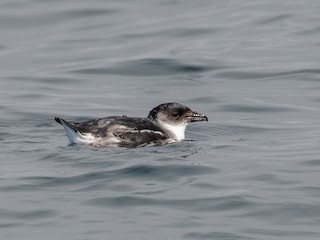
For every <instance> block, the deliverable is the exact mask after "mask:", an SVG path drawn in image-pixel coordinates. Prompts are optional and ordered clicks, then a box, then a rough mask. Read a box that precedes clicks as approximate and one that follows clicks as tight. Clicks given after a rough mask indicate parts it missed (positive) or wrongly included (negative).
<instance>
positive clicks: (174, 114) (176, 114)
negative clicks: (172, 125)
mask: <svg viewBox="0 0 320 240" xmlns="http://www.w3.org/2000/svg"><path fill="white" fill-rule="evenodd" d="M172 116H173V117H175V118H176V117H179V116H180V114H179V113H172Z"/></svg>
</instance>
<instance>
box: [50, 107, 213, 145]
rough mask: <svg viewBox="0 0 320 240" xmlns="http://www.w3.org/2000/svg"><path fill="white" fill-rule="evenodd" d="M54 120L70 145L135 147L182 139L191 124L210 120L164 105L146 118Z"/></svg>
mask: <svg viewBox="0 0 320 240" xmlns="http://www.w3.org/2000/svg"><path fill="white" fill-rule="evenodd" d="M55 120H56V121H57V122H58V123H60V124H61V125H62V126H63V127H64V128H65V130H66V133H67V136H68V138H69V140H70V142H71V143H87V144H93V145H116V146H127V147H135V146H139V145H143V144H148V143H156V144H164V143H166V142H168V141H179V140H183V139H184V138H185V137H184V136H185V128H186V126H187V124H188V123H189V122H195V121H208V118H207V117H206V116H205V115H203V114H198V113H196V112H193V111H192V110H191V109H190V108H188V107H186V106H183V105H181V104H179V103H165V104H160V105H159V106H157V107H155V108H153V109H152V110H151V111H150V113H149V115H148V117H147V118H137V117H127V116H122V117H120V116H112V117H106V118H99V119H93V120H89V121H86V122H68V121H66V120H64V119H62V118H58V117H56V118H55Z"/></svg>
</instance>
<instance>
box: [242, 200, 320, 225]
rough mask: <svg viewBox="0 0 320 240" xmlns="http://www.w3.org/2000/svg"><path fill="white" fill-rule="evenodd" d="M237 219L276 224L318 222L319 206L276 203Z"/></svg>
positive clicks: (319, 218)
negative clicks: (260, 220)
mask: <svg viewBox="0 0 320 240" xmlns="http://www.w3.org/2000/svg"><path fill="white" fill-rule="evenodd" d="M239 217H254V218H257V219H265V220H269V221H272V222H278V223H283V222H286V223H290V222H291V223H299V222H303V223H310V224H313V223H314V222H319V220H320V208H319V204H313V205H312V204H304V203H293V202H285V203H277V204H265V205H264V206H263V205H261V206H260V207H259V209H256V210H251V211H250V212H247V213H244V214H241V215H240V216H239Z"/></svg>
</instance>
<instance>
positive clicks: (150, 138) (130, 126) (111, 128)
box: [55, 116, 167, 146]
mask: <svg viewBox="0 0 320 240" xmlns="http://www.w3.org/2000/svg"><path fill="white" fill-rule="evenodd" d="M55 120H56V121H57V122H58V123H60V124H62V125H63V126H67V127H69V128H70V129H72V130H73V131H74V132H76V133H77V135H80V136H87V135H89V134H90V136H92V137H94V138H95V139H96V142H98V141H100V142H101V144H108V142H109V143H112V144H114V143H117V144H119V145H123V146H138V145H141V144H144V143H149V142H154V141H159V140H165V139H166V138H167V136H166V135H165V134H164V133H163V132H162V131H161V130H160V129H159V128H158V127H157V126H156V125H155V124H154V123H153V122H152V121H151V120H150V119H148V118H130V117H126V116H123V117H119V116H115V117H106V118H99V119H94V120H89V121H86V122H81V123H76V122H67V121H65V120H63V119H61V118H55ZM68 136H69V135H68ZM69 139H70V137H69ZM99 139H100V140H99ZM70 141H71V139H70ZM73 142H75V141H73Z"/></svg>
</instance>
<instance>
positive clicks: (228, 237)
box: [184, 232, 255, 240]
mask: <svg viewBox="0 0 320 240" xmlns="http://www.w3.org/2000/svg"><path fill="white" fill-rule="evenodd" d="M184 237H185V238H190V239H219V240H237V239H248V240H250V239H255V238H251V237H247V236H241V235H240V234H233V233H229V232H207V233H203V232H191V233H188V234H185V235H184Z"/></svg>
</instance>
